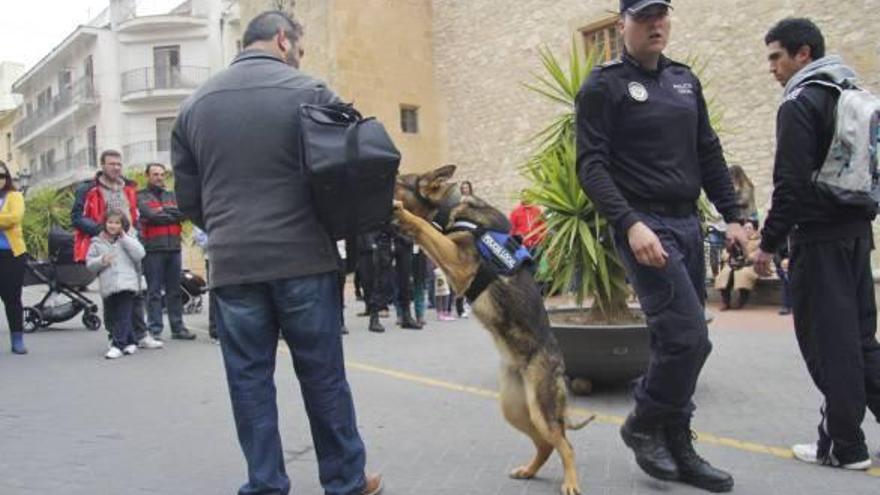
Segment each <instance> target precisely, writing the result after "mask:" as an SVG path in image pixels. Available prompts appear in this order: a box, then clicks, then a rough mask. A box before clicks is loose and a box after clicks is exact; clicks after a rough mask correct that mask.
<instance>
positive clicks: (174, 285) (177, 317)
mask: <svg viewBox="0 0 880 495" xmlns="http://www.w3.org/2000/svg"><path fill="white" fill-rule="evenodd" d="M143 266H144V277H146V279H147V326H148V327H149V330H150V333H151V334H153V335H161V334H162V329H163V328H164V325H163V324H162V291H163V290H164V291H165V305H166V306H167V307H168V321H169V323H171V333H178V332H181V331H183V330H184V329H185V328H186V327H184V326H183V302H182V300H181V298H180V267H181V261H180V251H152V252H149V253H147V255H146V256H145V257H144V261H143Z"/></svg>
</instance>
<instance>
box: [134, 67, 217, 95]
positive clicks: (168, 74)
mask: <svg viewBox="0 0 880 495" xmlns="http://www.w3.org/2000/svg"><path fill="white" fill-rule="evenodd" d="M210 74H211V69H209V68H208V67H195V66H188V65H184V66H180V67H141V68H140V69H133V70H130V71H126V72H123V73H122V96H128V95H130V94H132V93H138V92H144V91H155V90H163V89H196V88H197V87H198V86H199V85H200V84H202V83H203V82H205V80H207V79H208V76H209V75H210Z"/></svg>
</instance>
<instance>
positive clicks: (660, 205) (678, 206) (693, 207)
mask: <svg viewBox="0 0 880 495" xmlns="http://www.w3.org/2000/svg"><path fill="white" fill-rule="evenodd" d="M629 204H630V206H632V207H633V208H635V209H636V210H638V211H642V212H645V213H654V214H656V215H660V216H664V217H689V216H691V215H694V214H696V213H697V204H696V203H694V202H693V201H679V202H675V201H639V200H631V201H629Z"/></svg>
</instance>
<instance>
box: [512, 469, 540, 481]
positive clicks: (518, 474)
mask: <svg viewBox="0 0 880 495" xmlns="http://www.w3.org/2000/svg"><path fill="white" fill-rule="evenodd" d="M509 476H510V477H511V478H513V479H515V480H530V479H532V478H534V477H535V472H534V471H532V470H530V469H529V467H528V466H520V467H518V468H516V469H514V470H513V471H511V472H510V474H509Z"/></svg>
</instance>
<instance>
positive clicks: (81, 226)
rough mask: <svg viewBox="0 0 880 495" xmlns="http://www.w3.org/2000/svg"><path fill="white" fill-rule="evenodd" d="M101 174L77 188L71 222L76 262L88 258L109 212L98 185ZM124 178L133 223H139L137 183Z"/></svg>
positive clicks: (124, 191)
mask: <svg viewBox="0 0 880 495" xmlns="http://www.w3.org/2000/svg"><path fill="white" fill-rule="evenodd" d="M100 176H101V173H100V172H99V173H98V175H96V176H95V178H94V179H93V180H88V181H85V182H83V183H82V184H81V185H80V186H79V188H78V189H77V190H76V199H75V200H74V203H73V209H72V210H71V212H70V218H71V223H72V224H73V227H74V229H75V230H74V233H73V260H74V261H76V262H84V261H85V260H86V253H88V252H89V245H91V243H92V237H94V236H96V235H98V234H100V233H101V230H102V227H101V221H102V220H104V214H105V213H107V203H106V202H105V201H104V196H103V195H102V194H101V191H100V189H99V187H100V186H99V185H98V177H100ZM124 180H125V186H124V187H123V188H122V191H123V193H124V194H125V198H126V199H127V200H128V209H129V214H130V216H131V224H132V225H137V221H138V209H137V189H136V188H137V184H135V183H134V182H132V181H130V180H128V179H124Z"/></svg>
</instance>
